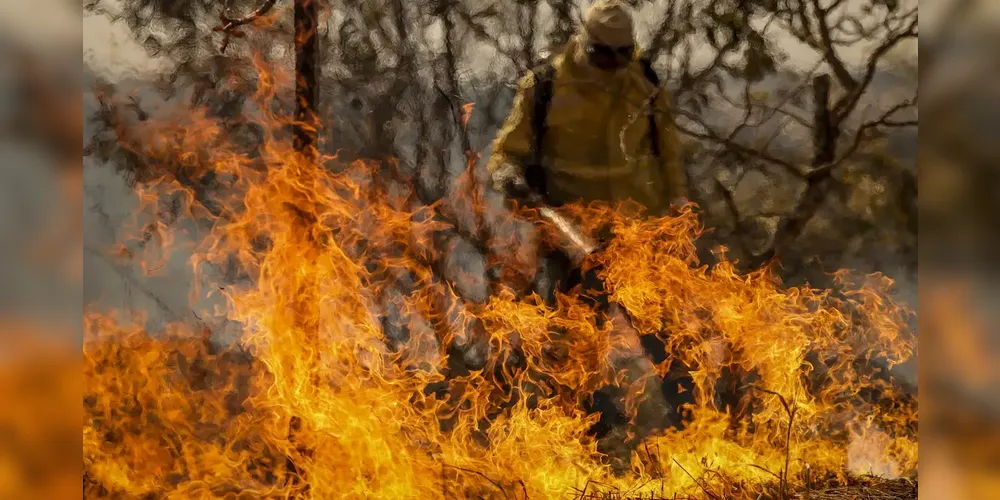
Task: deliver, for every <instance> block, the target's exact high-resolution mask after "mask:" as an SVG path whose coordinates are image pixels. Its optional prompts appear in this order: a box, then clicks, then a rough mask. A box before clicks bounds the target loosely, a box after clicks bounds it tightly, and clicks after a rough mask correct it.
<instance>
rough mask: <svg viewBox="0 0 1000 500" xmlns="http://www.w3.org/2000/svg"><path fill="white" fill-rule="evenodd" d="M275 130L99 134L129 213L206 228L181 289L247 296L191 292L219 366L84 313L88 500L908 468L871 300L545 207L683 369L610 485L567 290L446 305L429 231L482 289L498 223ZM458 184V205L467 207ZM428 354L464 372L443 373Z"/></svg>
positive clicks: (608, 371) (507, 261)
mask: <svg viewBox="0 0 1000 500" xmlns="http://www.w3.org/2000/svg"><path fill="white" fill-rule="evenodd" d="M263 68H264V65H263V63H262V64H261V81H260V83H259V85H258V90H259V93H258V94H257V96H256V100H257V102H258V103H260V104H261V106H260V107H261V109H264V110H267V109H271V106H270V105H269V104H270V103H271V102H272V101H273V99H274V98H275V96H274V95H273V92H274V91H275V89H276V88H278V87H279V86H277V85H275V83H274V82H275V81H276V79H275V75H274V74H273V73H268V72H265V71H264V70H263ZM466 119H467V118H466ZM287 122H288V120H287V119H286V117H283V116H279V115H274V114H266V117H265V119H263V120H262V121H261V122H260V125H262V126H263V130H264V135H265V141H264V146H263V147H262V148H261V151H260V156H259V158H253V157H251V156H250V155H247V154H246V153H245V151H244V149H242V148H241V147H240V146H238V145H235V144H230V143H229V142H228V141H227V140H226V139H225V134H224V133H223V132H224V126H225V124H223V123H221V122H219V121H216V120H215V119H213V118H210V117H209V115H208V114H207V113H206V112H205V111H204V110H199V109H182V110H178V113H177V114H176V115H175V116H170V117H164V118H160V119H157V120H155V121H145V122H142V123H135V124H129V125H127V126H126V125H125V122H124V121H123V122H122V125H121V127H120V128H119V130H118V134H119V139H120V140H121V141H122V143H123V145H126V146H127V147H130V148H132V149H133V150H134V151H136V152H137V153H139V154H141V155H146V156H149V157H152V158H156V159H157V161H156V162H155V164H150V165H149V169H150V170H149V172H146V173H145V177H144V181H145V182H144V183H143V188H142V190H141V197H142V200H143V208H142V211H144V212H145V213H151V214H155V213H160V212H162V211H163V208H164V207H173V210H171V211H170V213H171V214H173V215H172V217H174V218H177V217H186V218H195V219H200V220H210V221H212V225H211V230H210V233H209V234H208V235H207V236H206V237H204V238H203V240H202V241H201V242H200V244H199V245H198V247H197V248H196V249H194V250H193V257H192V265H193V266H194V268H195V270H196V271H197V272H201V271H205V270H206V269H209V268H215V269H218V268H236V269H238V270H239V273H241V274H242V275H244V276H246V277H248V279H244V280H242V281H237V282H236V283H231V282H227V283H219V284H218V285H219V286H217V287H209V288H208V289H204V290H202V289H199V290H194V291H193V292H192V294H193V296H198V295H200V294H206V293H224V294H225V297H226V302H227V304H228V306H227V309H226V311H225V315H226V316H227V318H228V319H229V320H232V321H234V322H237V323H238V324H240V325H241V328H242V330H241V338H240V339H239V345H238V346H236V347H234V348H225V349H223V348H219V347H217V346H216V345H215V344H213V343H212V342H210V341H209V340H208V333H207V329H206V327H205V325H203V324H198V322H196V321H193V322H192V323H190V324H172V325H170V326H169V327H167V328H166V331H163V332H147V331H145V330H144V328H143V326H142V325H143V324H144V320H143V318H137V319H133V320H131V321H129V320H130V319H129V318H121V317H119V316H118V315H117V314H116V313H115V312H114V311H90V312H88V314H87V315H86V318H85V325H86V342H85V347H84V354H85V372H84V374H85V383H86V391H85V401H84V402H85V418H84V461H85V476H84V488H85V493H86V495H88V496H94V497H115V498H126V497H127V498H144V497H145V498H208V497H223V496H226V497H234V498H235V497H239V498H260V497H269V498H270V497H276V498H277V497H282V498H285V497H289V496H297V497H311V498H342V497H344V498H355V497H367V498H441V497H445V498H466V497H469V498H473V497H487V498H528V497H530V498H554V497H557V496H565V495H567V494H569V495H573V494H576V495H578V496H583V495H584V494H585V493H584V490H586V491H587V492H592V491H597V490H604V491H608V490H611V489H617V490H618V491H623V492H624V491H628V492H630V494H634V495H639V494H645V495H647V496H648V495H649V494H651V493H657V494H661V495H665V497H670V496H671V495H673V494H688V495H694V496H701V495H708V493H707V492H711V491H714V492H715V493H713V494H715V495H716V496H727V497H741V496H745V497H748V498H756V496H757V495H758V494H760V493H764V492H768V491H772V492H773V491H775V490H774V488H775V485H780V484H782V483H783V482H787V483H788V484H790V485H792V486H793V487H794V486H797V485H800V484H803V483H804V482H805V481H806V480H807V479H806V476H807V474H808V477H809V479H808V480H809V481H813V482H815V481H828V480H833V481H836V480H841V479H843V478H844V477H845V475H846V474H847V468H848V466H850V465H852V464H851V463H850V462H851V461H852V460H856V459H857V458H858V457H857V453H858V443H859V442H865V443H871V442H873V441H872V439H876V438H877V440H878V443H879V446H878V447H877V449H875V448H873V447H872V446H867V447H865V448H864V450H862V451H863V452H864V454H863V455H864V456H863V459H864V460H866V461H867V462H866V463H869V464H891V469H892V471H893V472H894V473H899V474H906V473H910V472H912V471H914V470H915V467H916V461H917V453H916V449H917V444H916V418H917V415H916V403H915V401H913V400H912V399H910V398H908V397H907V396H906V395H905V394H901V393H900V392H899V391H898V390H897V389H895V388H894V386H893V384H892V383H891V381H890V380H889V378H888V377H886V376H885V375H884V373H882V372H883V371H884V370H882V371H880V370H879V369H876V368H873V366H874V365H873V364H872V363H873V361H874V360H876V359H878V360H882V361H884V362H887V363H888V364H889V365H891V364H893V363H899V362H902V361H904V360H905V359H907V358H908V357H909V356H910V355H911V353H912V350H913V348H914V346H915V338H914V336H913V334H912V333H911V332H910V331H909V330H908V329H907V324H906V321H907V319H908V317H909V314H910V313H909V312H907V311H905V310H903V309H901V308H899V307H898V306H897V305H895V304H893V302H892V301H891V300H889V299H888V296H887V292H888V288H889V286H891V282H890V281H889V280H887V279H885V278H880V277H877V276H876V277H867V278H866V280H865V282H864V283H847V282H846V281H847V276H848V275H847V274H846V273H842V274H841V275H840V276H839V277H840V278H842V280H843V281H845V289H846V290H851V291H850V292H846V293H838V294H834V293H832V292H829V291H820V290H812V289H808V288H786V287H783V286H782V285H781V284H780V283H779V282H778V281H777V280H776V279H775V278H774V277H773V275H772V274H771V272H770V271H769V270H768V269H764V270H760V271H756V272H752V273H749V274H742V273H740V272H737V270H736V269H735V267H734V266H733V265H732V263H729V262H727V261H726V260H725V259H724V258H723V259H722V263H721V264H719V265H717V266H714V267H713V268H712V269H711V270H709V269H708V268H707V267H705V266H700V265H699V263H698V260H697V257H696V253H695V246H694V242H695V239H696V238H697V237H698V234H699V231H700V229H699V225H698V221H697V219H696V216H695V214H694V212H693V211H692V209H691V208H690V207H687V208H685V209H683V210H681V211H680V212H679V213H677V214H675V215H673V216H670V217H665V218H659V219H656V218H645V217H641V216H638V215H636V212H635V210H634V208H635V207H627V206H624V207H617V208H616V209H615V210H612V209H609V208H608V207H599V206H591V207H571V208H569V209H567V210H568V212H569V213H570V215H572V216H574V217H576V218H577V219H578V220H581V221H585V223H586V224H585V225H586V226H587V229H588V230H592V231H597V230H599V229H600V228H603V227H610V228H611V229H612V230H613V232H614V234H615V238H614V239H612V240H611V241H610V243H609V245H608V247H607V249H606V251H605V252H603V253H600V254H598V255H597V256H596V257H595V262H592V264H599V265H601V266H602V267H601V269H603V271H602V273H603V275H604V278H605V281H606V282H607V287H608V291H609V293H610V295H611V298H612V300H613V301H614V302H617V303H619V304H620V305H622V306H623V307H624V308H625V309H626V310H627V311H629V313H630V314H631V316H632V318H633V325H634V326H635V328H636V329H637V330H639V331H640V332H641V333H643V334H646V335H655V336H657V337H658V338H660V339H661V341H662V343H663V345H664V347H663V349H664V351H665V352H664V354H665V355H666V356H665V359H666V361H664V362H662V363H660V364H658V365H656V372H657V373H656V374H653V376H656V375H659V376H673V375H670V374H676V373H678V370H681V371H684V372H687V373H689V374H690V377H691V380H692V382H693V383H692V384H691V385H690V387H688V388H687V389H685V390H684V392H685V394H684V395H686V396H688V397H689V398H690V402H689V403H688V404H685V405H684V406H683V407H681V408H678V411H679V412H680V413H681V414H682V415H683V424H682V425H678V426H672V427H670V428H667V429H663V430H661V431H659V432H657V433H655V434H654V435H652V436H649V437H646V438H645V439H643V440H642V441H641V442H638V443H633V446H632V456H631V460H630V462H629V463H630V468H629V470H627V471H624V473H622V471H616V470H614V469H613V467H612V466H611V465H609V464H608V460H606V458H605V457H603V456H602V454H601V453H599V452H598V446H597V442H596V440H595V438H594V437H592V435H591V432H590V430H591V428H592V426H593V425H594V423H595V421H596V420H597V416H596V415H593V414H588V413H587V412H585V411H584V410H583V408H584V407H585V405H586V403H587V401H588V400H589V399H590V398H591V396H592V395H593V394H594V393H595V392H596V391H597V390H598V389H600V388H601V387H602V386H605V385H607V384H608V383H610V382H612V381H613V379H614V378H615V373H614V370H613V369H612V366H611V363H610V362H609V359H610V358H611V356H612V355H613V354H614V352H615V351H616V350H617V349H620V348H621V346H619V345H617V343H616V340H614V339H615V338H616V337H614V336H612V335H610V333H611V328H612V326H610V325H611V323H610V322H603V321H600V319H601V318H600V316H601V313H600V312H599V311H596V310H594V309H593V308H591V306H590V305H589V304H590V303H589V302H587V301H585V300H583V297H581V296H580V295H579V294H570V295H566V296H560V297H559V300H558V303H557V304H556V305H555V306H553V307H549V306H547V305H545V304H544V303H543V302H542V301H540V300H539V299H538V298H537V297H531V296H529V297H524V296H522V294H519V293H518V292H517V291H516V290H514V289H513V288H503V287H499V288H497V289H495V290H493V293H492V294H491V296H490V298H489V299H488V300H485V301H480V302H473V301H467V300H462V299H460V298H459V297H458V295H457V294H456V292H455V291H454V289H453V288H452V286H451V285H450V284H449V283H448V282H445V281H443V280H441V279H439V276H440V275H441V273H440V270H441V267H440V266H441V265H442V264H441V262H442V261H443V259H442V255H440V254H439V253H438V251H437V250H436V248H440V245H437V240H438V239H439V238H440V234H442V232H444V231H448V230H451V231H453V232H460V233H461V232H464V233H474V234H478V235H480V236H481V238H482V239H484V240H486V241H487V242H488V246H489V247H490V248H491V249H493V250H495V251H494V252H493V256H492V257H491V261H490V262H491V263H494V264H496V263H499V264H500V265H501V267H502V269H503V272H502V273H501V274H503V275H505V276H514V277H518V276H520V277H522V278H524V277H525V275H526V274H530V269H531V261H532V258H531V255H532V254H531V252H532V250H531V249H530V247H531V245H529V242H528V241H527V240H526V239H524V238H520V237H515V236H514V235H515V233H516V231H515V230H514V226H513V225H512V224H513V223H512V222H510V221H507V220H505V219H497V220H492V219H489V220H488V222H489V224H488V225H489V226H490V228H491V230H489V231H479V230H476V229H475V228H473V229H471V230H470V229H469V228H468V227H465V228H462V227H453V225H452V224H451V223H450V222H448V221H455V220H458V221H460V222H461V223H462V224H465V223H466V222H468V221H469V220H473V222H475V221H480V222H481V221H483V220H487V219H488V216H487V215H484V214H486V212H487V211H486V210H484V208H483V206H482V197H481V195H480V194H475V195H466V196H464V197H463V196H460V194H461V193H453V194H454V196H452V197H451V199H452V201H450V203H442V204H440V205H436V206H433V207H430V208H426V207H425V208H420V209H415V208H413V207H415V206H417V205H416V204H415V203H414V202H413V201H412V193H409V192H405V191H403V190H400V189H398V187H399V186H398V185H397V186H395V187H393V186H387V184H388V183H387V182H386V181H385V179H383V178H381V177H380V176H379V174H378V173H377V172H376V165H374V164H372V163H365V162H356V163H353V164H351V165H342V164H340V163H339V162H338V160H337V159H336V158H321V159H320V161H318V162H316V163H315V164H313V163H310V162H308V161H306V160H304V159H303V158H302V156H299V155H297V154H296V153H295V152H293V151H292V150H291V147H290V141H289V140H288V138H287V137H286V136H284V135H281V134H285V133H286V132H284V131H283V130H284V129H283V128H282V125H283V124H285V123H287ZM317 165H321V166H317ZM168 166H169V167H168ZM178 172H183V174H184V175H178ZM208 172H212V174H213V175H214V176H215V180H216V182H218V183H221V184H223V185H226V186H227V187H226V188H225V189H223V190H221V191H220V195H219V196H218V197H217V198H215V199H214V204H215V207H214V208H212V209H206V207H204V206H201V205H199V204H198V203H196V202H195V201H194V200H195V199H196V196H195V192H194V190H193V189H192V187H191V185H190V183H186V181H185V180H184V179H188V180H190V179H198V178H200V177H201V176H203V175H205V174H206V173H208ZM469 175H471V174H469ZM470 179H471V177H469V176H466V178H464V181H463V183H462V184H461V185H460V186H458V187H457V188H456V190H461V191H472V190H471V189H470V188H469V186H470V185H471V183H470V182H469V180H470ZM178 214H179V215H178ZM442 214H445V215H449V214H450V215H451V217H450V218H447V217H445V218H442V217H440V215H442ZM168 219H169V218H168ZM480 227H481V226H480ZM176 231H181V229H180V227H179V226H178V225H172V224H171V223H170V222H169V220H168V221H166V222H164V221H163V220H162V219H161V221H160V222H157V223H156V224H153V225H152V226H150V227H147V228H146V231H145V232H144V233H143V234H142V236H141V237H139V238H138V240H139V241H140V242H141V243H142V244H141V245H137V244H136V242H135V241H132V242H129V244H128V245H126V246H127V247H129V248H138V250H135V251H134V252H132V257H133V258H137V259H153V260H155V261H157V262H162V260H163V258H164V252H166V251H169V250H170V249H171V248H170V244H171V242H172V241H173V239H172V236H171V234H172V233H173V232H176ZM477 231H478V232H477ZM483 235H485V236H483ZM154 240H155V241H154ZM151 241H152V242H153V243H154V244H151V243H150V242H151ZM118 253H119V255H122V254H123V252H122V251H119V252H118ZM525 255H528V257H525ZM143 262H144V265H145V269H146V270H147V271H148V272H156V270H157V269H158V267H159V264H157V263H156V262H153V263H149V262H147V261H146V260H144V261H143ZM475 279H476V278H475V277H471V276H462V275H460V276H459V277H458V281H459V282H461V281H462V280H475ZM515 281H516V280H515ZM451 346H463V347H464V348H465V349H466V350H467V351H478V352H479V353H480V354H481V358H482V362H479V363H473V366H472V367H471V369H470V367H469V366H467V364H463V363H460V362H456V361H457V360H456V356H459V354H457V353H459V352H461V351H458V350H454V349H451V348H450V347H451ZM631 406H634V405H630V407H631ZM866 433H870V435H868V434H866ZM859 436H860V437H859ZM866 436H868V437H866ZM859 439H861V440H862V441H859ZM866 439H867V441H865V440H866ZM875 455H881V456H875ZM807 471H808V473H807ZM719 488H725V490H720V489H719ZM147 495H149V496H148V497H147Z"/></svg>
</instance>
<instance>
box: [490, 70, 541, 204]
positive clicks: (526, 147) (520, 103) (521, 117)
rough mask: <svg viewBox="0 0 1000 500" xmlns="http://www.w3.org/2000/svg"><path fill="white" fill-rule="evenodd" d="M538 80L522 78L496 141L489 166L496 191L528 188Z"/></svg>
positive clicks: (530, 76)
mask: <svg viewBox="0 0 1000 500" xmlns="http://www.w3.org/2000/svg"><path fill="white" fill-rule="evenodd" d="M534 87H535V79H534V77H533V76H532V74H531V73H529V74H528V75H526V76H525V77H524V78H522V79H521V82H520V85H519V86H518V89H517V93H516V94H515V95H514V104H513V106H512V107H511V110H510V114H509V115H507V120H506V121H504V124H503V126H502V127H501V128H500V131H499V132H497V136H496V138H495V139H494V140H493V151H492V153H491V154H490V158H489V160H488V161H487V164H486V170H487V172H489V174H490V180H491V183H492V184H493V187H494V189H496V190H498V191H500V192H502V193H505V192H509V191H510V190H511V188H512V187H514V188H515V189H516V188H517V187H518V185H520V187H522V188H524V189H527V182H526V181H525V178H524V168H525V164H526V163H527V162H528V161H529V157H530V155H531V148H532V139H533V138H532V131H531V113H532V109H533V105H534Z"/></svg>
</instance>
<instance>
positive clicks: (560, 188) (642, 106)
mask: <svg viewBox="0 0 1000 500" xmlns="http://www.w3.org/2000/svg"><path fill="white" fill-rule="evenodd" d="M552 64H553V67H554V69H555V74H554V78H553V86H552V100H551V104H550V108H549V112H548V116H547V120H546V123H547V131H546V133H545V137H544V143H543V148H544V153H543V155H542V156H543V159H542V165H541V167H542V168H543V170H544V171H545V173H546V183H547V188H548V189H547V190H548V195H549V199H550V201H552V202H553V203H556V204H563V203H572V202H577V201H582V202H584V203H587V202H591V201H610V202H615V201H624V200H627V199H631V200H633V201H636V202H638V203H640V204H642V205H643V206H644V207H646V208H647V209H648V210H649V213H650V214H651V215H661V214H663V213H664V212H665V211H666V209H667V207H668V206H669V204H670V202H671V201H673V200H675V199H677V198H680V197H686V196H687V175H686V173H685V171H684V168H683V166H682V165H681V161H680V144H679V141H678V137H677V130H676V127H675V125H674V119H673V113H672V111H671V107H670V99H669V96H668V95H667V92H666V91H665V90H664V89H662V88H658V87H656V86H654V85H653V84H652V83H651V82H650V81H649V80H648V79H647V78H646V76H645V74H644V73H643V70H642V67H641V65H640V63H639V61H638V59H637V60H636V61H634V62H633V63H632V64H631V65H630V66H628V67H626V68H625V69H623V70H621V71H618V72H616V73H606V72H603V71H601V70H599V69H597V68H593V67H591V66H590V65H589V64H587V63H586V62H585V55H584V54H583V51H582V49H581V47H580V43H579V42H578V41H577V40H576V39H573V40H572V41H570V43H569V44H568V45H567V46H566V49H565V50H564V51H563V52H562V53H561V54H560V55H557V56H556V57H555V58H554V59H553V61H552ZM534 85H535V82H534V77H533V76H532V75H531V74H528V75H527V76H525V77H524V78H523V79H522V80H521V82H520V88H519V89H518V91H517V94H516V95H515V97H514V104H513V108H512V110H511V112H510V115H509V116H508V117H507V120H506V122H505V123H504V125H503V126H502V127H501V129H500V131H499V133H498V134H497V137H496V139H495V140H494V142H493V151H492V153H491V156H490V159H489V161H488V163H487V170H488V171H489V173H490V175H491V176H492V178H493V179H494V183H495V185H496V182H497V179H498V177H501V176H503V175H508V174H509V173H510V172H509V169H511V168H518V169H524V168H525V167H526V166H527V163H528V162H530V161H531V159H530V156H531V150H532V147H533V145H534V137H533V132H532V127H531V114H532V110H533V103H534V97H535V96H534ZM654 96H655V97H654ZM650 104H652V105H653V106H655V108H654V109H655V110H656V120H655V121H656V124H657V127H658V128H659V129H660V130H659V134H658V135H659V141H660V156H659V159H657V158H656V157H655V156H654V155H653V154H652V148H651V144H650V136H649V133H648V132H649V130H648V127H649V119H648V110H649V108H648V106H649V105H650ZM505 171H506V172H505ZM522 172H523V170H522Z"/></svg>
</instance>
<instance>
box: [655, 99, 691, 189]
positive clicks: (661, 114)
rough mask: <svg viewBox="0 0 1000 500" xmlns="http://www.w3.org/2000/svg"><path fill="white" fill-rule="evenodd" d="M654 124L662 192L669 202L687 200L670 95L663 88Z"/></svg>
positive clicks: (685, 172) (686, 181)
mask: <svg viewBox="0 0 1000 500" xmlns="http://www.w3.org/2000/svg"><path fill="white" fill-rule="evenodd" d="M657 108H658V109H657V117H656V124H657V126H658V127H659V128H660V130H659V134H658V135H659V140H660V168H661V169H662V175H663V179H664V180H665V181H666V183H665V184H666V185H667V190H668V192H667V193H664V194H665V196H666V197H667V199H668V200H670V201H671V203H683V202H686V201H687V195H688V178H687V171H686V170H685V168H684V162H683V160H682V147H681V143H680V137H679V135H678V132H677V124H676V122H675V121H674V120H675V116H674V111H673V107H672V105H671V104H670V95H669V94H668V93H667V91H666V90H665V89H660V92H659V95H658V96H657Z"/></svg>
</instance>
